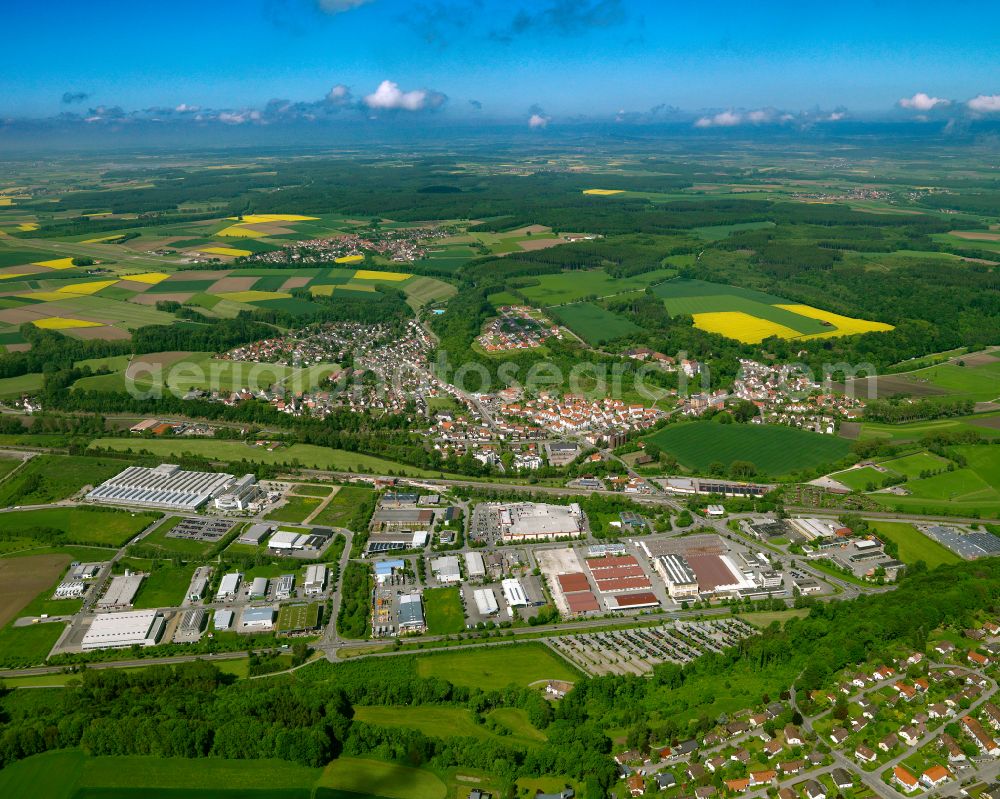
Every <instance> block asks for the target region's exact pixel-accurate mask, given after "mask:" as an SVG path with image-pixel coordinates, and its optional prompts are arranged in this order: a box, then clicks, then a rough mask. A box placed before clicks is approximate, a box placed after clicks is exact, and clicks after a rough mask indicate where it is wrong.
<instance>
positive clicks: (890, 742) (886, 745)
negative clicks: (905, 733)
mask: <svg viewBox="0 0 1000 799" xmlns="http://www.w3.org/2000/svg"><path fill="white" fill-rule="evenodd" d="M897 746H899V736H898V735H896V733H894V732H890V733H889V734H888V735H887V736H885V738H883V739H882V740H881V741H879V742H878V748H879V749H881V750H882V751H883V752H891V751H892V750H893V749H895V748H896V747H897Z"/></svg>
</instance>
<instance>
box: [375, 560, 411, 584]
mask: <svg viewBox="0 0 1000 799" xmlns="http://www.w3.org/2000/svg"><path fill="white" fill-rule="evenodd" d="M405 568H406V561H405V560H380V561H378V562H377V563H376V564H375V582H377V583H378V584H379V585H382V583H384V582H385V581H386V580H388V579H389V578H390V577H392V575H393V574H395V573H396V572H397V571H402V570H403V569H405Z"/></svg>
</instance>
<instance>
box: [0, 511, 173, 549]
mask: <svg viewBox="0 0 1000 799" xmlns="http://www.w3.org/2000/svg"><path fill="white" fill-rule="evenodd" d="M160 516H161V514H159V513H153V512H148V511H147V512H143V513H132V512H129V511H118V510H110V509H103V508H90V507H80V508H71V507H66V508H41V509H39V510H20V511H11V512H9V513H0V532H4V533H9V534H18V533H25V537H26V538H30V537H31V536H30V532H31V529H32V528H49V529H52V530H60V531H62V532H64V533H65V534H66V535H65V538H64V540H65V542H66V543H71V544H94V545H97V546H112V547H120V546H123V545H124V544H125V542H126V541H128V540H129V539H130V538H132V537H133V536H135V535H136V534H137V533H139V532H141V531H142V530H145V529H146V528H147V527H149V525H151V524H152V523H153V522H155V521H156V520H157V519H159V518H160Z"/></svg>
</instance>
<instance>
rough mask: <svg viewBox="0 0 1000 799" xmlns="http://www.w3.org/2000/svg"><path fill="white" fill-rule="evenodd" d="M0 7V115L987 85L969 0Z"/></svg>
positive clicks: (391, 0) (998, 22)
mask: <svg viewBox="0 0 1000 799" xmlns="http://www.w3.org/2000/svg"><path fill="white" fill-rule="evenodd" d="M3 20H4V35H3V42H4V44H3V47H2V48H0V116H5V117H8V118H9V117H47V116H53V115H56V114H59V113H60V112H67V111H69V112H72V113H77V114H80V115H81V116H84V117H85V116H87V115H88V112H89V109H92V108H99V107H102V106H103V107H104V108H112V107H120V108H121V109H123V111H124V112H125V113H130V112H133V111H136V110H138V109H144V108H149V107H154V106H155V107H161V106H162V107H166V108H176V107H178V106H182V105H184V106H189V107H195V106H196V107H199V108H201V109H251V108H258V109H259V108H262V107H263V106H264V105H265V104H266V103H267V102H268V101H269V100H272V99H275V98H281V99H287V100H291V101H293V102H301V103H316V102H318V101H320V100H321V99H322V98H323V97H325V96H326V95H327V93H328V92H329V91H330V89H331V87H333V86H335V85H342V86H345V87H349V93H348V94H342V95H340V96H342V97H345V98H347V100H349V101H347V100H345V102H344V103H343V104H336V108H334V107H333V105H332V104H330V103H328V104H327V105H326V106H324V107H323V109H322V110H323V111H324V112H329V111H330V110H331V109H333V110H336V111H337V112H338V113H339V111H340V110H344V111H345V112H346V113H352V112H353V113H356V112H360V113H362V114H366V115H368V116H373V115H374V116H377V115H379V114H382V115H384V116H392V115H393V113H396V114H399V113H411V114H412V113H422V112H427V111H432V112H434V113H436V114H443V115H445V116H446V117H448V118H460V117H469V116H472V117H475V116H482V117H483V118H489V119H524V120H527V119H528V118H529V116H530V115H531V114H535V115H536V116H537V117H538V118H539V119H544V120H549V119H551V120H552V121H554V122H558V121H560V120H568V119H571V118H573V117H575V116H579V115H586V116H591V117H597V118H611V117H613V116H614V115H615V114H616V112H618V111H620V110H625V111H627V112H646V111H648V110H649V109H651V108H653V107H655V106H659V105H662V104H665V105H667V106H674V107H677V108H680V109H683V110H685V111H687V112H691V113H692V114H696V115H697V114H699V113H704V114H707V116H706V117H705V118H707V119H714V118H715V117H714V116H713V112H720V111H726V110H728V109H744V110H749V109H759V108H770V109H778V110H780V111H782V112H793V113H798V112H801V111H804V110H810V109H823V110H833V109H838V108H842V109H847V110H848V111H849V112H850V113H852V114H856V115H865V114H887V113H890V112H893V109H894V107H895V106H896V104H897V103H898V101H899V100H900V98H904V97H912V96H913V95H914V94H915V93H917V92H926V93H927V94H928V95H929V98H928V101H927V102H918V103H916V108H915V109H911V110H912V111H913V112H914V113H921V112H927V111H938V112H939V111H941V110H942V109H944V108H945V106H944V104H943V103H930V100H933V99H934V98H938V99H940V100H950V101H951V104H950V107H951V108H958V107H963V108H964V107H965V106H964V105H963V104H964V103H965V102H966V101H968V100H969V99H970V98H974V97H977V96H980V95H985V96H987V97H991V96H993V95H996V94H998V93H1000V48H998V47H997V45H996V37H995V36H994V35H992V34H990V33H989V32H990V31H997V30H1000V3H996V2H976V1H975V0H966V1H964V2H963V0H957V1H956V2H953V3H950V4H947V5H943V4H941V3H931V2H923V1H922V0H910V2H902V1H901V0H870V1H869V2H844V1H843V0H841V1H840V2H836V3H812V2H808V0H807V2H802V0H796V2H778V0H756V1H754V0H740V2H730V0H714V2H702V3H691V2H675V1H674V0H662V2H644V1H643V0H631V1H630V0H533V2H527V1H526V0H507V2H493V0H410V1H409V2H403V1H402V0H244V1H243V2H228V1H227V0H199V2H190V1H189V0H171V1H170V2H162V3H156V2H136V0H129V2H120V1H119V0H103V1H102V2H100V3H98V4H88V3H81V2H78V1H76V0H74V1H73V2H70V0H61V1H60V2H49V3H45V2H44V0H39V1H38V2H37V3H12V4H10V5H9V6H8V7H7V8H6V9H5V11H4V16H3ZM383 81H392V82H394V84H395V86H389V87H388V88H385V89H384V91H383V92H382V93H381V95H380V97H381V100H378V101H373V103H374V105H373V103H368V102H366V101H365V99H364V98H365V97H366V96H368V95H371V94H372V93H374V92H375V91H376V88H377V87H378V86H379V85H380V84H382V82H383ZM421 90H423V91H425V92H426V93H425V94H407V92H418V93H419V92H420V91H421ZM344 91H346V90H344ZM64 94H66V95H68V96H67V98H66V101H64V100H63V96H64ZM73 95H76V96H73ZM80 95H86V96H85V97H82V96H80ZM470 101H476V102H477V103H479V104H481V109H479V108H477V107H476V106H475V105H474V104H473V103H472V102H470ZM928 104H930V108H927V107H926V106H927V105H928ZM992 105H993V104H992V103H990V102H981V103H980V106H979V107H980V110H984V111H986V112H987V113H995V112H994V111H993V110H992ZM400 106H402V111H398V110H396V111H394V109H395V108H397V107H400ZM533 106H534V107H533ZM317 108H318V106H317ZM529 109H531V110H529ZM300 110H302V109H300ZM998 110H1000V109H998ZM306 112H307V113H311V112H309V110H308V109H306ZM895 113H905V111H899V110H897V111H896V112H895ZM237 119H238V116H234V117H233V121H236V120H237ZM247 119H250V117H247ZM727 119H728V118H727ZM239 121H243V120H242V119H239ZM540 124H544V123H540ZM720 124H722V123H720Z"/></svg>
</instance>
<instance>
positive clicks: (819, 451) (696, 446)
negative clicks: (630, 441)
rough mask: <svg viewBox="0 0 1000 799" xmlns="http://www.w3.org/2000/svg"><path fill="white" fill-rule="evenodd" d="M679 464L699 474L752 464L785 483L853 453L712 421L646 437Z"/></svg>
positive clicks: (831, 439) (793, 434)
mask: <svg viewBox="0 0 1000 799" xmlns="http://www.w3.org/2000/svg"><path fill="white" fill-rule="evenodd" d="M646 440H647V441H652V442H653V443H655V444H657V445H658V446H659V447H660V448H661V449H663V450H664V451H666V452H669V453H670V454H671V455H673V456H674V457H675V458H677V460H678V462H679V463H680V464H681V465H683V466H685V467H687V468H689V469H693V470H695V471H698V472H702V473H704V472H707V471H708V470H709V467H710V466H711V465H712V464H713V463H721V464H722V465H723V466H725V467H728V466H729V465H730V464H732V463H733V461H749V462H750V463H752V464H754V466H756V467H757V471H758V472H759V473H760V474H762V475H769V476H772V477H784V476H787V475H790V474H792V473H793V472H796V471H800V470H803V469H813V468H815V467H817V466H822V465H825V464H833V463H836V462H837V461H839V460H840V459H842V458H843V457H844V456H846V455H847V454H848V452H850V444H849V443H848V442H847V441H845V440H844V439H842V438H839V437H837V436H825V435H820V434H819V433H811V432H808V431H806V430H800V429H798V428H797V427H788V426H785V425H751V424H719V423H718V422H714V421H696V422H682V423H679V424H672V425H668V426H667V427H664V428H663V429H662V430H659V431H657V432H656V433H654V434H653V435H651V436H648V437H646Z"/></svg>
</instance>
